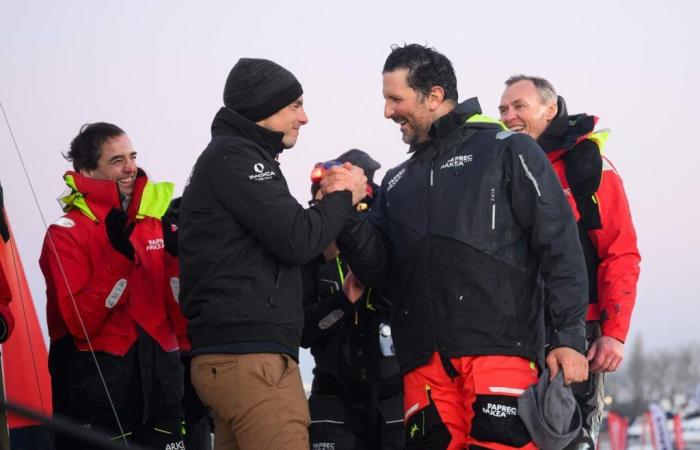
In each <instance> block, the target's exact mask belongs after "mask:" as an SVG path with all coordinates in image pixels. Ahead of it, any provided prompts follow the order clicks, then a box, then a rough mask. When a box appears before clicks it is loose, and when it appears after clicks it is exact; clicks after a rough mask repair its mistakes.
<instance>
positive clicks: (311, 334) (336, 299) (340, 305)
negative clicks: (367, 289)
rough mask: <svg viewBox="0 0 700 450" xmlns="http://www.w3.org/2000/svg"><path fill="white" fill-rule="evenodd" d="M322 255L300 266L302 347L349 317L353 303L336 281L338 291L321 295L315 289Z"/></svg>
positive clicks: (335, 328) (331, 331)
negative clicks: (302, 320) (302, 297)
mask: <svg viewBox="0 0 700 450" xmlns="http://www.w3.org/2000/svg"><path fill="white" fill-rule="evenodd" d="M324 262H325V261H324V260H323V256H320V257H319V258H316V259H314V260H313V261H311V262H310V263H308V264H306V265H305V266H304V267H302V272H301V274H302V281H303V286H304V329H303V331H302V334H301V346H302V347H304V348H309V347H311V346H312V345H314V344H315V343H316V342H318V341H319V340H321V339H323V338H324V337H326V336H328V335H329V334H332V333H334V332H335V331H336V330H338V329H339V328H340V327H341V326H342V325H343V324H344V323H345V322H346V321H347V320H348V318H349V317H351V316H352V312H353V310H354V307H355V305H353V304H352V303H350V301H349V300H348V299H347V297H345V294H344V293H343V287H342V286H341V285H340V280H337V281H338V290H336V291H335V292H334V293H333V294H332V295H330V296H327V297H324V298H321V296H320V295H319V292H318V277H319V270H318V268H319V266H320V265H321V264H324Z"/></svg>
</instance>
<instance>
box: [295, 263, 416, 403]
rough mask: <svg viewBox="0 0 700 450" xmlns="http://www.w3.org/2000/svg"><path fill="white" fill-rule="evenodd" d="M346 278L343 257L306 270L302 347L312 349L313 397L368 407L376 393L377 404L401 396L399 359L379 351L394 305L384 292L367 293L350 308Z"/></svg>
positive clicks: (311, 265)
mask: <svg viewBox="0 0 700 450" xmlns="http://www.w3.org/2000/svg"><path fill="white" fill-rule="evenodd" d="M348 272H349V268H348V266H347V264H346V263H345V261H343V259H342V256H338V257H336V258H335V259H333V260H331V261H325V260H324V258H323V256H319V257H318V258H316V259H315V260H314V261H312V262H310V263H309V264H307V265H306V266H304V268H303V269H302V279H303V281H304V318H305V320H304V331H303V333H302V338H301V345H302V347H305V348H309V347H310V348H311V354H312V355H313V356H314V361H315V362H316V367H315V368H314V380H313V385H312V388H311V392H312V393H313V394H325V395H336V396H339V397H345V398H346V400H348V401H351V400H356V401H366V402H368V401H369V400H370V398H371V397H372V390H376V391H377V396H378V398H385V397H388V396H391V395H397V394H400V393H401V392H402V387H403V384H402V382H401V376H400V373H399V364H398V362H397V361H396V357H395V356H383V355H382V351H381V345H380V340H381V339H384V340H385V342H384V344H385V345H388V342H387V341H388V340H389V339H387V337H384V338H381V337H380V334H379V329H380V326H382V325H383V326H384V330H388V329H389V328H387V327H389V326H390V318H389V310H390V307H391V303H390V300H389V299H388V297H387V296H386V292H384V291H382V290H381V289H376V288H367V289H365V292H364V293H363V294H362V297H361V298H360V299H358V301H357V302H355V303H354V304H353V303H351V302H350V301H349V300H348V299H347V297H345V294H344V293H343V281H344V278H345V275H346V274H347V273H348ZM341 273H342V275H341ZM389 336H390V335H389ZM375 406H376V405H375Z"/></svg>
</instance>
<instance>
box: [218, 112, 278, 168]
mask: <svg viewBox="0 0 700 450" xmlns="http://www.w3.org/2000/svg"><path fill="white" fill-rule="evenodd" d="M211 135H212V137H217V136H241V137H244V138H246V139H249V140H251V141H253V142H254V143H256V144H257V145H259V146H260V147H262V149H263V150H265V151H266V152H267V153H269V154H270V155H271V156H272V157H273V158H277V155H279V154H280V153H281V152H282V150H284V146H283V145H282V138H283V137H284V133H281V132H277V131H270V130H268V129H267V128H264V127H261V126H260V125H258V124H256V123H255V122H252V121H250V120H248V119H246V118H245V117H243V116H242V115H240V114H238V113H237V112H236V111H233V110H232V109H229V108H226V107H225V106H224V107H222V108H221V109H220V110H219V112H217V113H216V116H214V121H213V122H212V124H211Z"/></svg>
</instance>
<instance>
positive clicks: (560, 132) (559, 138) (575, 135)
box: [537, 96, 598, 153]
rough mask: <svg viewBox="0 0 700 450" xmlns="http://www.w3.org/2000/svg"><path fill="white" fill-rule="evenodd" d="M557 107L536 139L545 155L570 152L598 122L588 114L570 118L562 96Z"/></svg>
mask: <svg viewBox="0 0 700 450" xmlns="http://www.w3.org/2000/svg"><path fill="white" fill-rule="evenodd" d="M557 107H558V111H557V115H556V116H555V117H554V119H553V120H552V122H551V123H550V124H549V126H548V127H547V129H546V130H544V132H543V133H542V135H541V136H540V137H539V139H537V143H538V144H540V147H542V150H544V151H545V153H549V152H552V151H557V150H565V151H566V150H570V149H571V148H572V147H573V146H574V145H576V144H577V143H579V142H581V140H583V139H585V137H586V136H588V135H589V134H591V133H592V132H593V129H594V128H595V124H596V122H598V118H597V117H596V116H589V115H588V114H576V115H574V116H570V115H569V112H568V111H567V109H566V101H565V100H564V98H563V97H562V96H558V97H557Z"/></svg>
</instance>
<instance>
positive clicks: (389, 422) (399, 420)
mask: <svg viewBox="0 0 700 450" xmlns="http://www.w3.org/2000/svg"><path fill="white" fill-rule="evenodd" d="M384 423H387V424H391V423H403V419H396V420H387V421H385V422H384Z"/></svg>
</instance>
